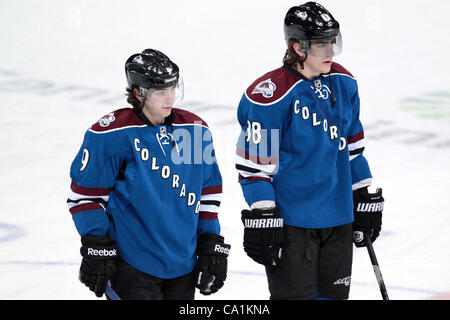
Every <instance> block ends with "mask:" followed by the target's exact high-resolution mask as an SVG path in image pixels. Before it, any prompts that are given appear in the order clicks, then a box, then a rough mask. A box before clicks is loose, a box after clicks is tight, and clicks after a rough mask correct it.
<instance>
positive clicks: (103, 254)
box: [79, 234, 118, 297]
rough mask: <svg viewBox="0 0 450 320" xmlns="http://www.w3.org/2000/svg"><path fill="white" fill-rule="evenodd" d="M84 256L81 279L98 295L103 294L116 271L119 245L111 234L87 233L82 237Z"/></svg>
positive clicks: (82, 252) (82, 253) (81, 250)
mask: <svg viewBox="0 0 450 320" xmlns="http://www.w3.org/2000/svg"><path fill="white" fill-rule="evenodd" d="M81 244H82V247H81V249H80V253H81V255H82V256H83V260H82V261H81V266H80V274H79V279H80V281H81V282H82V283H84V284H85V285H86V287H89V289H90V290H91V291H93V292H95V295H96V296H97V297H101V296H103V294H104V293H105V289H106V283H107V282H108V280H110V279H111V278H112V277H113V276H114V273H115V271H116V259H117V257H118V254H117V246H116V245H115V244H114V242H113V241H112V240H111V239H110V237H109V236H103V237H101V236H93V235H90V234H86V235H84V236H82V237H81Z"/></svg>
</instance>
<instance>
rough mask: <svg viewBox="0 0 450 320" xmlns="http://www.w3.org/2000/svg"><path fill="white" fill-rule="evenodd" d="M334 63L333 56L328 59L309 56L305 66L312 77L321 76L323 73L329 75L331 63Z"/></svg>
mask: <svg viewBox="0 0 450 320" xmlns="http://www.w3.org/2000/svg"><path fill="white" fill-rule="evenodd" d="M332 62H333V56H332V55H331V56H328V57H316V56H313V55H308V58H307V59H306V61H305V63H304V65H305V69H307V70H308V71H309V73H310V75H311V76H319V75H320V74H323V73H329V72H330V70H331V63H332Z"/></svg>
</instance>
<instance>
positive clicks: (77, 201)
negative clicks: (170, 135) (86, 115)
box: [67, 130, 123, 235]
mask: <svg viewBox="0 0 450 320" xmlns="http://www.w3.org/2000/svg"><path fill="white" fill-rule="evenodd" d="M113 140H114V139H111V136H110V134H96V133H93V132H91V131H89V130H88V131H87V132H86V134H85V136H84V140H83V144H82V146H81V148H80V150H79V152H78V154H77V155H76V157H75V159H74V160H73V162H72V165H71V167H70V177H71V180H72V182H71V185H70V190H69V197H68V200H67V205H68V207H69V211H70V213H71V214H72V219H73V221H74V223H75V226H76V228H77V231H78V233H79V234H80V235H84V234H88V233H89V234H92V235H105V234H106V233H107V231H108V229H109V226H110V221H109V218H108V216H107V213H106V206H107V203H108V199H109V192H110V190H111V188H112V187H113V186H114V182H115V180H116V177H117V175H118V173H119V170H120V167H121V165H122V162H123V159H122V156H121V155H120V154H117V153H114V151H115V148H114V145H116V142H117V141H116V142H115V143H114V144H113V143H112V141H113Z"/></svg>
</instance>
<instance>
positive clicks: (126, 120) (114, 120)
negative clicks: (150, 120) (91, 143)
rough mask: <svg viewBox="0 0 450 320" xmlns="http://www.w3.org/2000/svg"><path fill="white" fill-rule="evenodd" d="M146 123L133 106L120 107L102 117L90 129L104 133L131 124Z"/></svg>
mask: <svg viewBox="0 0 450 320" xmlns="http://www.w3.org/2000/svg"><path fill="white" fill-rule="evenodd" d="M142 125H145V124H144V123H143V122H142V120H141V119H139V117H138V116H137V115H136V114H135V113H134V111H133V109H132V108H123V109H118V110H115V111H113V112H110V113H108V114H106V115H105V116H103V117H102V118H100V119H99V120H98V121H97V122H96V123H94V124H93V125H92V126H91V127H90V131H92V132H97V133H102V132H107V131H111V130H117V129H122V128H126V127H130V126H142Z"/></svg>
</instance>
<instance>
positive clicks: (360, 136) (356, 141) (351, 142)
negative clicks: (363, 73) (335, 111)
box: [347, 88, 372, 190]
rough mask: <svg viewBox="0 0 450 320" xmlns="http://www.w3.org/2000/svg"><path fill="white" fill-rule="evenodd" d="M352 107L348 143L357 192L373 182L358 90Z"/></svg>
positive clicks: (354, 185)
mask: <svg viewBox="0 0 450 320" xmlns="http://www.w3.org/2000/svg"><path fill="white" fill-rule="evenodd" d="M352 107H353V115H352V123H351V125H350V129H349V131H348V134H347V143H348V151H349V157H350V170H351V175H352V189H353V190H356V189H359V188H363V187H367V186H369V185H370V184H371V182H372V174H371V172H370V168H369V164H368V162H367V160H366V158H365V157H364V155H363V153H364V149H365V141H364V129H363V126H362V124H361V121H360V119H359V114H360V112H359V111H360V101H359V94H358V89H357V88H356V90H355V92H354V93H353V96H352Z"/></svg>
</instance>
